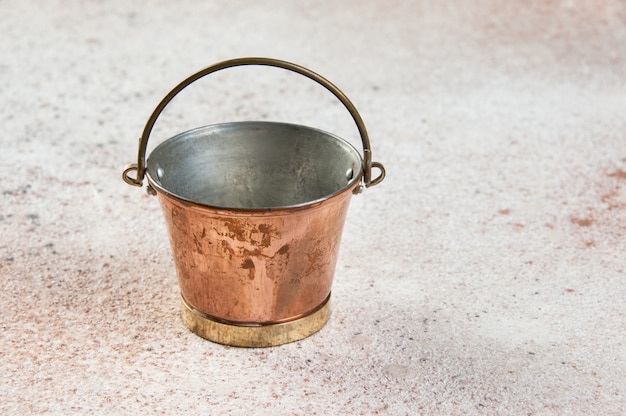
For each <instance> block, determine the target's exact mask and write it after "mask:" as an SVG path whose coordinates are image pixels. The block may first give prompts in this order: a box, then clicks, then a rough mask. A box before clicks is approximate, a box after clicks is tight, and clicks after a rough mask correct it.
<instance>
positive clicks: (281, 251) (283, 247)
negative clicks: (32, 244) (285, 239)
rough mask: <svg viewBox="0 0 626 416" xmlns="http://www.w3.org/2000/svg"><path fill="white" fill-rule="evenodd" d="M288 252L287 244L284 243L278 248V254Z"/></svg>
mask: <svg viewBox="0 0 626 416" xmlns="http://www.w3.org/2000/svg"><path fill="white" fill-rule="evenodd" d="M288 252H289V244H285V245H284V246H282V247H281V248H280V250H278V254H287V253H288Z"/></svg>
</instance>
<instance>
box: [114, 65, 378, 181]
mask: <svg viewBox="0 0 626 416" xmlns="http://www.w3.org/2000/svg"><path fill="white" fill-rule="evenodd" d="M244 65H262V66H272V67H277V68H282V69H286V70H289V71H292V72H296V73H298V74H301V75H304V76H305V77H307V78H310V79H312V80H313V81H315V82H317V83H318V84H320V85H322V86H323V87H325V88H326V89H327V90H328V91H330V92H331V93H333V95H335V97H337V98H338V99H339V101H341V103H342V104H343V105H344V106H345V107H346V109H348V111H349V112H350V115H351V116H352V118H353V119H354V122H355V123H356V125H357V128H358V129H359V134H360V135H361V141H362V142H363V161H364V164H363V184H364V185H365V187H368V188H369V187H370V186H374V185H377V184H379V183H380V182H382V180H383V179H384V178H385V168H384V167H383V165H382V163H379V162H372V151H371V149H370V140H369V137H368V135H367V130H366V129H365V124H364V123H363V119H362V118H361V115H360V114H359V112H358V111H357V109H356V107H355V106H354V104H352V102H351V101H350V100H349V99H348V97H347V96H346V95H345V94H344V93H343V92H342V91H341V90H340V89H339V88H337V87H336V86H335V85H334V84H333V83H331V82H330V81H328V80H327V79H326V78H324V77H322V76H321V75H319V74H317V73H315V72H313V71H311V70H310V69H307V68H305V67H303V66H300V65H296V64H293V63H291V62H287V61H281V60H278V59H271V58H256V57H252V58H237V59H230V60H226V61H222V62H218V63H216V64H214V65H211V66H209V67H207V68H205V69H203V70H201V71H199V72H196V73H195V74H193V75H191V76H189V77H188V78H187V79H185V80H184V81H182V82H181V83H180V84H178V85H177V86H176V87H174V89H173V90H172V91H170V92H169V93H168V94H167V95H166V96H165V98H163V99H162V100H161V102H160V103H159V105H158V106H157V107H156V108H155V110H154V112H153V113H152V115H151V116H150V118H149V119H148V122H147V123H146V126H145V127H144V130H143V134H142V135H141V138H140V139H139V152H138V155H137V163H131V164H130V165H128V166H126V168H125V169H124V172H123V173H122V179H124V182H126V183H127V184H129V185H133V186H142V185H143V178H144V176H145V173H146V148H147V146H148V138H149V137H150V133H151V131H152V128H153V127H154V124H155V123H156V121H157V119H158V118H159V116H160V115H161V112H162V111H163V110H164V109H165V107H166V106H167V104H168V103H169V102H170V101H171V100H172V99H173V98H174V97H175V96H176V95H177V94H178V93H179V92H181V91H182V90H183V89H185V88H186V87H187V86H189V84H191V83H193V82H195V81H197V80H198V79H200V78H202V77H204V76H206V75H209V74H211V73H213V72H217V71H219V70H222V69H226V68H232V67H236V66H244ZM372 168H377V169H378V170H379V171H380V174H379V175H378V176H377V177H376V178H374V179H372ZM131 171H136V172H137V174H136V176H135V177H134V178H133V177H132V176H130V175H129V174H130V172H131ZM362 188H363V187H362V186H360V187H358V188H357V189H356V190H355V191H356V192H360V191H361V190H362Z"/></svg>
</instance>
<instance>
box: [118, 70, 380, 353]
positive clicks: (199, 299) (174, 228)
mask: <svg viewBox="0 0 626 416" xmlns="http://www.w3.org/2000/svg"><path fill="white" fill-rule="evenodd" d="M240 65H267V66H275V67H280V68H284V69H288V70H291V71H294V72H298V73H300V74H302V75H305V76H307V77H309V78H311V79H313V80H314V81H317V82H318V83H319V84H321V85H323V86H324V87H326V88H327V89H328V90H330V91H331V92H332V93H333V94H335V96H336V97H337V98H339V100H340V101H342V103H343V104H344V105H345V106H346V108H348V110H349V111H350V113H351V115H352V116H353V118H354V120H355V122H356V123H357V126H358V128H359V131H360V133H361V138H362V141H363V146H364V155H365V157H364V158H362V157H361V155H360V154H359V152H358V151H357V150H356V149H355V148H354V147H352V146H351V145H350V144H349V143H348V142H346V141H345V140H343V139H341V138H339V137H337V136H335V135H332V134H330V133H327V132H324V131H322V130H318V129H314V128H310V127H305V126H300V125H293V124H287V123H273V122H254V121H253V122H233V123H224V124H216V125H211V126H205V127H200V128H197V129H194V130H190V131H187V132H184V133H181V134H179V135H177V136H175V137H172V138H170V139H168V140H166V141H165V142H163V143H161V144H160V145H158V146H157V147H156V148H155V149H154V150H153V151H152V153H151V154H150V156H149V158H148V159H147V163H146V161H145V151H146V146H147V142H148V137H149V135H150V132H151V130H152V127H153V125H154V123H155V122H156V119H157V118H158V116H159V114H160V113H161V112H162V110H163V109H164V108H165V106H166V105H167V103H168V102H169V101H170V100H171V99H172V98H173V97H174V96H175V95H176V94H177V93H178V92H180V91H181V90H182V89H184V88H185V87H186V86H187V85H189V84H190V83H192V82H194V81H195V80H197V79H199V78H201V77H202V76H205V75H207V74H209V73H211V72H215V71H217V70H220V69H224V68H229V67H233V66H240ZM372 166H373V167H376V168H378V169H379V170H380V175H379V176H378V177H377V178H376V179H375V180H371V178H370V172H371V168H372ZM132 171H136V172H137V176H136V177H135V178H133V177H131V176H130V175H129V173H130V172H132ZM144 175H147V179H148V183H149V185H148V191H149V192H150V193H151V194H155V195H157V196H158V198H159V202H160V203H161V207H162V209H163V213H164V216H165V221H166V224H167V227H168V231H169V237H170V242H171V246H172V251H173V255H174V262H175V265H176V271H177V275H178V281H179V285H180V289H181V296H182V304H183V320H184V323H185V325H186V326H187V327H188V328H189V329H191V330H192V331H193V332H194V333H196V334H197V335H199V336H201V337H203V338H206V339H209V340H211V341H214V342H218V343H221V344H227V345H233V346H243V347H264V346H272V345H279V344H284V343H287V342H292V341H296V340H299V339H302V338H305V337H307V336H309V335H311V334H313V333H314V332H316V331H318V330H319V329H321V328H322V327H323V326H324V324H325V323H326V321H327V320H328V318H329V299H330V292H331V286H332V280H333V275H334V270H335V265H336V263H337V255H338V252H339V244H340V241H341V234H342V230H343V224H344V221H345V217H346V213H347V210H348V205H349V202H350V197H351V196H352V194H354V193H359V192H360V191H361V190H362V188H363V185H365V186H371V185H375V184H377V183H379V182H380V181H381V180H382V179H383V178H384V168H383V166H382V165H381V164H379V163H375V162H371V151H370V149H369V139H368V138H367V133H366V132H365V128H364V126H363V122H362V120H361V118H360V116H359V115H358V112H357V111H356V109H355V108H354V106H353V105H352V103H351V102H350V101H349V100H348V99H347V98H346V97H345V95H343V93H341V91H339V90H338V89H337V88H336V87H335V86H334V85H333V84H331V83H330V82H328V81H327V80H325V79H324V78H322V77H321V76H319V75H317V74H315V73H313V72H311V71H309V70H307V69H305V68H302V67H300V66H297V65H294V64H291V63H288V62H284V61H277V60H273V59H267V58H242V59H235V60H230V61H225V62H222V63H219V64H216V65H213V66H212V67H209V68H207V69H205V70H203V71H200V72H199V73H197V74H194V75H192V76H191V77H189V78H188V79H187V80H185V81H183V82H182V83H181V84H179V85H178V86H177V87H176V88H175V89H174V90H172V92H171V93H170V94H168V96H166V97H165V98H164V99H163V101H162V102H161V103H160V104H159V106H158V107H157V109H156V110H155V112H154V113H153V115H152V117H151V118H150V119H149V121H148V124H147V125H146V128H145V130H144V134H143V136H142V138H141V141H140V146H139V157H138V163H137V164H132V165H129V166H128V167H127V168H126V169H125V171H124V173H123V178H124V180H125V181H126V182H127V183H129V184H131V185H136V186H142V180H143V177H144Z"/></svg>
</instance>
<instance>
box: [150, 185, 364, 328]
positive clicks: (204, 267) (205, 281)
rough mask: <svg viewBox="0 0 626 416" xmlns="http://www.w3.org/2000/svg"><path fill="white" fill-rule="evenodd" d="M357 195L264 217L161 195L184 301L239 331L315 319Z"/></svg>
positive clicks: (347, 194) (341, 195) (348, 193)
mask: <svg viewBox="0 0 626 416" xmlns="http://www.w3.org/2000/svg"><path fill="white" fill-rule="evenodd" d="M352 192H353V189H352V188H348V189H346V190H344V191H343V192H341V193H339V194H337V195H335V196H333V197H332V198H329V199H326V200H324V201H321V202H317V203H315V204H314V205H309V206H306V207H296V208H284V209H273V210H264V211H259V210H251V211H246V210H240V209H239V210H229V209H221V208H211V207H207V206H198V205H194V204H190V203H188V202H186V201H181V200H178V199H177V198H174V197H172V196H170V195H166V194H163V193H160V192H159V193H157V195H158V197H159V201H160V203H161V206H162V208H163V213H164V215H165V220H166V223H167V227H168V230H169V236H170V242H171V245H172V250H173V254H174V261H175V264H176V270H177V275H178V280H179V283H180V288H181V291H182V295H183V297H184V300H185V301H186V302H187V303H188V304H189V305H190V306H191V307H192V308H194V309H195V310H197V311H199V312H201V313H202V314H204V315H207V317H208V318H210V319H213V320H217V321H221V322H224V323H231V324H237V325H242V324H259V325H266V324H275V323H281V322H286V321H290V320H295V319H298V318H301V317H303V316H306V315H308V314H310V313H312V312H314V311H315V310H316V308H318V307H320V305H322V304H323V303H324V301H325V300H326V299H327V297H328V296H329V294H330V290H331V286H332V280H333V274H334V270H335V265H336V263H337V254H338V252H339V244H340V240H341V233H342V230H343V224H344V220H345V217H346V213H347V210H348V205H349V202H350V197H351V196H352Z"/></svg>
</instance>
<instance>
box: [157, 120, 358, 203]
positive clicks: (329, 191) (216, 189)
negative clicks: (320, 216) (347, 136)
mask: <svg viewBox="0 0 626 416" xmlns="http://www.w3.org/2000/svg"><path fill="white" fill-rule="evenodd" d="M361 172H362V159H361V155H360V154H359V152H358V151H357V150H356V149H355V148H354V147H353V146H352V145H350V144H349V143H348V142H346V141H345V140H343V139H341V138H339V137H337V136H334V135H332V134H330V133H326V132H324V131H321V130H317V129H313V128H310V127H305V126H300V125H294V124H286V123H273V122H234V123H224V124H217V125H212V126H206V127H200V128H197V129H194V130H190V131H187V132H185V133H181V134H179V135H177V136H175V137H172V138H171V139H168V140H166V141H165V142H163V143H161V144H160V145H159V146H157V147H156V148H155V149H154V150H153V151H152V153H151V154H150V157H149V158H148V161H147V174H148V177H149V179H150V181H151V183H152V184H153V186H155V187H156V188H157V190H161V191H165V192H166V193H169V194H171V195H173V196H175V197H177V198H180V199H183V200H187V201H192V202H195V203H199V204H203V205H209V206H214V207H223V208H279V207H290V206H297V205H303V204H307V203H311V202H314V201H318V200H323V199H326V198H328V197H330V196H332V195H334V194H336V193H338V192H340V191H342V190H344V189H346V188H348V187H351V186H352V185H354V184H355V183H356V182H357V181H358V180H360V178H361Z"/></svg>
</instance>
